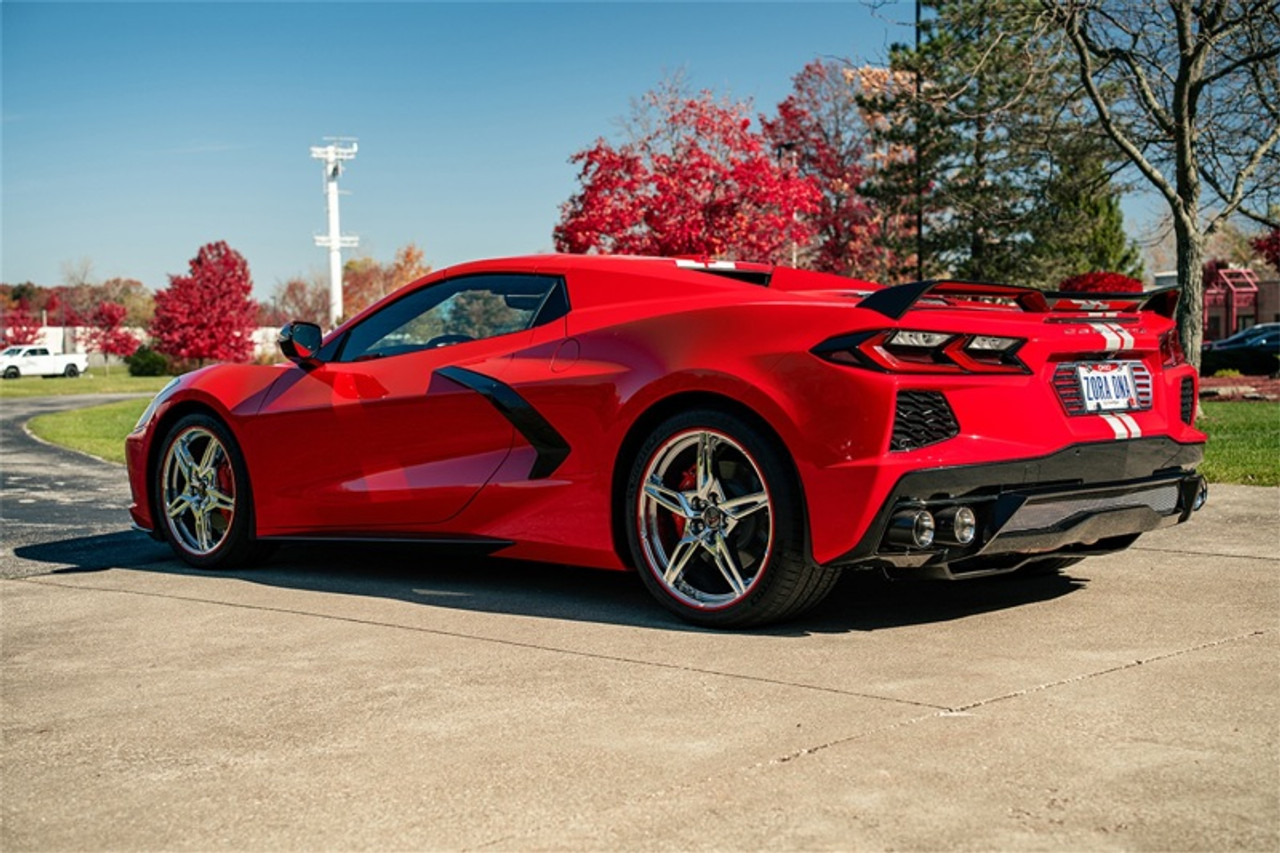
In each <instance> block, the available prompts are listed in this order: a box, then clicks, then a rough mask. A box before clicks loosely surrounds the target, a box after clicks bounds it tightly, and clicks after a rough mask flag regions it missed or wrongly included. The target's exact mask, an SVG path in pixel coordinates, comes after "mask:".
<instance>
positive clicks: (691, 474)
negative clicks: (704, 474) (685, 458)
mask: <svg viewBox="0 0 1280 853" xmlns="http://www.w3.org/2000/svg"><path fill="white" fill-rule="evenodd" d="M697 485H698V472H697V470H696V469H695V468H694V467H690V468H689V470H688V471H685V472H684V476H683V477H681V478H680V482H679V483H677V484H676V488H677V489H678V490H679V491H682V492H689V491H692V490H693V489H694V488H695V487H697ZM671 521H672V522H673V523H674V524H675V526H676V536H679V537H680V538H682V539H683V538H684V526H685V524H687V523H688V520H687V519H686V518H684V516H680V515H674V514H673V515H672V518H671Z"/></svg>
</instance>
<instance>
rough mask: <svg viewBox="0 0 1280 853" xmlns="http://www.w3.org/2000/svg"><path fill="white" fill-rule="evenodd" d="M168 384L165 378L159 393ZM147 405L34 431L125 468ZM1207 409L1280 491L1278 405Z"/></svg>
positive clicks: (1230, 448)
mask: <svg viewBox="0 0 1280 853" xmlns="http://www.w3.org/2000/svg"><path fill="white" fill-rule="evenodd" d="M13 381H16V382H23V381H27V380H21V379H19V380H13ZM31 381H36V382H38V381H39V380H31ZM167 381H168V380H167V379H165V378H163V377H161V379H160V380H158V384H157V385H156V389H155V390H159V388H160V385H163V384H164V382H167ZM5 384H9V383H5ZM147 402H148V401H147V400H145V399H138V400H125V401H124V402H120V403H108V404H107V405H105V406H94V407H93V408H89V409H76V410H74V411H69V412H57V413H55V414H49V415H40V416H39V417H37V418H34V419H33V420H32V421H31V431H32V432H34V433H35V434H36V435H38V436H40V437H41V438H43V439H44V440H45V441H50V442H53V443H54V444H61V445H64V446H66V447H70V448H73V449H75V450H82V451H84V452H85V453H92V454H93V455H94V456H98V457H101V458H103V459H108V460H110V461H112V462H124V437H125V436H126V435H128V434H129V430H131V429H133V425H134V424H135V423H136V422H137V420H138V416H139V415H141V414H142V410H143V409H145V408H146V407H147ZM1203 406H1204V416H1203V417H1202V418H1201V420H1200V423H1199V427H1200V428H1201V429H1202V430H1204V431H1205V432H1207V433H1208V434H1209V445H1208V447H1207V448H1206V449H1205V460H1204V465H1202V466H1201V468H1200V471H1201V472H1202V473H1203V474H1204V475H1205V476H1206V477H1208V478H1209V481H1210V482H1213V483H1244V484H1246V485H1250V486H1280V403H1204V404H1203Z"/></svg>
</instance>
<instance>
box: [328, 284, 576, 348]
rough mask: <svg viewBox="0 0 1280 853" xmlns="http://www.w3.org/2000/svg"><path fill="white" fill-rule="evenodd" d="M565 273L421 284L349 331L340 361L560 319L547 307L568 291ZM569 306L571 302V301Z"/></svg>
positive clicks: (446, 343)
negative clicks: (555, 296)
mask: <svg viewBox="0 0 1280 853" xmlns="http://www.w3.org/2000/svg"><path fill="white" fill-rule="evenodd" d="M563 290H564V285H563V284H562V283H561V280H560V279H559V278H555V277H551V276H540V275H524V274H514V273H512V274H508V273H496V274H485V275H470V276H464V277H462V278H455V279H447V280H445V281H442V282H439V283H437V284H434V285H431V286H430V287H424V288H419V289H418V290H415V291H414V292H413V293H410V294H408V295H407V296H404V297H402V298H400V299H397V300H396V301H395V302H392V303H391V304H389V305H387V306H386V307H385V308H383V309H382V310H380V311H378V312H377V313H376V314H374V315H372V316H370V317H368V318H367V319H365V320H364V321H363V322H362V323H360V325H358V326H356V327H355V328H353V329H352V330H351V331H350V332H348V333H347V335H346V340H345V341H343V343H342V348H341V349H340V350H339V352H338V357H337V360H338V361H362V360H365V359H371V358H387V357H390V356H395V355H401V354H403V353H407V352H418V351H420V350H424V349H435V348H436V347H443V346H451V345H453V344H460V343H466V342H467V341H478V340H482V339H484V338H492V337H497V336H498V335H507V334H511V333H512V332H521V331H524V330H526V329H530V328H532V327H533V326H534V325H537V324H539V323H544V322H547V321H548V320H550V319H554V318H553V317H552V316H549V314H548V312H545V311H543V310H542V309H543V306H544V305H546V304H547V303H548V301H549V297H551V296H552V294H554V293H563ZM566 307H567V305H566Z"/></svg>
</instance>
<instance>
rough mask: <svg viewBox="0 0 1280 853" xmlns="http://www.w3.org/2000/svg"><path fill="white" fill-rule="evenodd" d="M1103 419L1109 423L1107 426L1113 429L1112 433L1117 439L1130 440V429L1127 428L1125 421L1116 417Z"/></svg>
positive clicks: (1109, 416) (1110, 416) (1111, 416)
mask: <svg viewBox="0 0 1280 853" xmlns="http://www.w3.org/2000/svg"><path fill="white" fill-rule="evenodd" d="M1102 419H1103V420H1104V421H1106V422H1107V426H1109V427H1111V431H1112V432H1114V433H1115V434H1116V438H1128V437H1129V428H1128V427H1126V426H1125V424H1124V421H1122V420H1120V418H1118V417H1117V416H1115V415H1103V416H1102Z"/></svg>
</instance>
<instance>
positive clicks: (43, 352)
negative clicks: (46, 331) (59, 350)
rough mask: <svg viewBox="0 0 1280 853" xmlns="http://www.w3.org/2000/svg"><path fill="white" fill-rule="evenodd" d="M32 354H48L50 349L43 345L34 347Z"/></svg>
mask: <svg viewBox="0 0 1280 853" xmlns="http://www.w3.org/2000/svg"><path fill="white" fill-rule="evenodd" d="M31 354H32V355H48V354H49V351H48V350H47V349H44V348H43V347H41V348H40V349H33V350H32V351H31Z"/></svg>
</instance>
